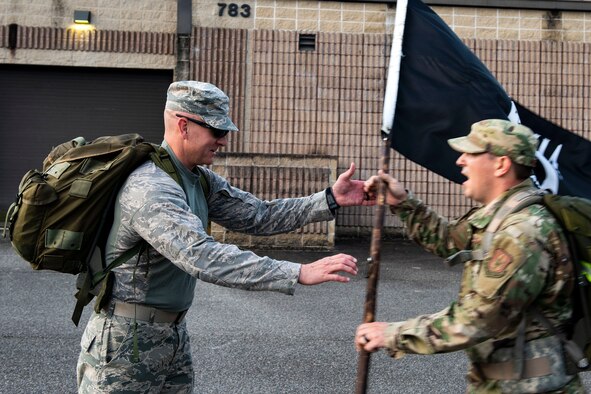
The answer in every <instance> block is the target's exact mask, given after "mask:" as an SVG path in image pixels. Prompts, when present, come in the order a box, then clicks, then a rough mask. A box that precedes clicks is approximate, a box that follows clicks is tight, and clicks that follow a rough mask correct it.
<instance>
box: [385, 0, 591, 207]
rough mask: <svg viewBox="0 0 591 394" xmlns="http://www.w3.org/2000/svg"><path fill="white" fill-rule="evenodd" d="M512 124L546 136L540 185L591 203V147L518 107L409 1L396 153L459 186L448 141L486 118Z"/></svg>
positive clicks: (441, 25)
mask: <svg viewBox="0 0 591 394" xmlns="http://www.w3.org/2000/svg"><path fill="white" fill-rule="evenodd" d="M491 118H496V119H511V120H512V121H515V122H520V123H522V124H524V125H526V126H528V127H530V128H531V129H532V130H533V131H534V132H535V133H537V134H538V135H539V136H540V145H539V148H538V154H537V156H538V162H539V163H538V167H537V168H536V170H535V174H536V178H537V179H536V180H537V182H538V184H539V185H540V187H542V188H546V189H549V190H551V191H552V192H554V193H558V194H570V195H576V196H580V197H586V198H591V142H590V141H588V140H586V139H584V138H582V137H579V136H577V135H576V134H573V133H571V132H569V131H567V130H565V129H563V128H560V127H559V126H557V125H554V124H552V123H550V122H549V121H547V120H545V119H543V118H541V117H539V116H538V115H536V114H534V113H533V112H531V111H530V110H528V109H527V108H525V107H523V106H522V105H520V104H519V103H517V102H513V101H512V100H511V98H510V97H509V95H508V94H507V93H506V92H505V90H504V88H503V87H502V86H501V85H500V84H499V82H498V81H497V80H496V79H495V77H494V76H493V75H492V73H491V72H490V71H489V70H488V69H487V68H486V66H485V65H484V64H483V63H482V62H481V61H480V59H478V57H477V56H476V55H475V54H474V53H473V52H472V51H471V50H470V49H469V48H468V47H467V46H466V45H464V43H463V42H462V41H461V40H460V39H459V38H458V36H457V35H456V34H455V33H454V32H453V31H452V30H451V29H450V28H449V26H447V24H445V22H443V20H441V18H439V16H438V15H437V14H436V13H435V12H433V11H432V10H431V9H430V8H429V7H428V6H426V5H425V4H423V3H422V2H421V1H420V0H409V1H408V10H407V15H406V23H405V27H404V35H403V43H402V60H401V64H400V75H399V85H398V96H397V103H396V109H395V115H394V125H393V128H392V134H391V146H392V148H393V149H395V150H396V151H398V152H399V153H401V154H402V155H404V156H405V157H407V158H408V159H410V160H412V161H414V162H416V163H418V164H419V165H421V166H423V167H426V168H428V169H429V170H431V171H433V172H436V173H437V174H439V175H441V176H443V177H445V178H447V179H449V180H451V181H453V182H456V183H461V182H463V181H464V180H465V178H464V176H463V175H461V173H460V168H459V167H457V166H456V165H455V162H456V160H457V158H458V157H459V153H458V152H455V151H454V150H453V149H451V148H450V147H449V145H448V144H447V140H448V139H449V138H455V137H459V136H462V135H466V134H468V132H469V131H470V126H471V125H472V123H475V122H478V121H480V120H483V119H491Z"/></svg>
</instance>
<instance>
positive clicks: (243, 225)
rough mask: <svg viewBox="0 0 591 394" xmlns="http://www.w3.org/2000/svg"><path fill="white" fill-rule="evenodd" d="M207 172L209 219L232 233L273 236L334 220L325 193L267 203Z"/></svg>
mask: <svg viewBox="0 0 591 394" xmlns="http://www.w3.org/2000/svg"><path fill="white" fill-rule="evenodd" d="M206 171H207V176H208V178H209V180H210V186H211V192H210V195H209V196H208V207H209V218H210V219H211V220H212V221H214V222H216V223H218V224H220V225H222V226H224V227H225V228H227V229H229V230H232V231H237V232H242V233H248V234H254V235H273V234H278V233H286V232H289V231H293V230H296V229H298V228H300V227H302V226H304V225H306V224H308V223H313V222H319V221H326V220H332V219H334V216H333V214H332V213H331V212H330V210H329V208H328V204H327V202H326V194H325V192H324V191H321V192H318V193H314V194H312V195H310V196H307V197H300V198H281V199H275V200H271V201H265V200H261V199H259V198H257V197H256V196H254V195H252V194H251V193H248V192H245V191H243V190H240V189H238V188H235V187H232V186H231V185H230V184H229V183H228V182H227V181H226V180H225V179H224V178H222V177H220V176H219V175H217V174H215V173H213V172H211V171H208V170H206Z"/></svg>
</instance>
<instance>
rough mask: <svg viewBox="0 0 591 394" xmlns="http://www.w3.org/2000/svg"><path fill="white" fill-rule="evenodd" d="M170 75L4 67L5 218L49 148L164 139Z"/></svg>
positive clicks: (0, 110)
mask: <svg viewBox="0 0 591 394" xmlns="http://www.w3.org/2000/svg"><path fill="white" fill-rule="evenodd" d="M172 75H173V74H172V71H166V70H164V71H163V70H156V71H155V70H131V69H104V68H84V67H47V66H23V65H0V134H1V135H2V141H1V143H0V158H1V159H0V160H1V163H2V164H1V167H0V218H3V217H4V214H5V212H6V210H7V208H8V206H9V205H10V204H11V203H12V202H13V200H14V196H15V195H16V191H17V189H18V183H19V181H20V179H21V177H22V176H23V175H24V174H25V172H26V171H27V170H29V169H31V168H41V166H42V162H43V159H44V158H45V156H46V155H47V153H48V152H49V150H50V149H51V147H52V146H54V145H57V144H59V143H61V142H64V141H67V140H69V139H72V138H75V137H77V136H83V137H85V138H86V139H87V140H90V139H93V138H95V137H98V136H101V135H113V134H124V133H140V134H141V135H143V136H144V138H145V139H146V140H148V141H151V142H157V143H160V142H161V141H162V136H163V119H162V112H163V110H164V102H165V100H166V89H167V88H168V85H169V84H170V83H171V82H172Z"/></svg>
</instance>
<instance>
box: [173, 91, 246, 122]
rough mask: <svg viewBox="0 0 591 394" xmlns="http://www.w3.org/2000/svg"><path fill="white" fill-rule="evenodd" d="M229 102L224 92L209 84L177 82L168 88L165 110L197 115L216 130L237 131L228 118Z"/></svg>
mask: <svg viewBox="0 0 591 394" xmlns="http://www.w3.org/2000/svg"><path fill="white" fill-rule="evenodd" d="M229 101H230V100H229V99H228V96H226V94H225V93H224V92H222V91H221V90H220V89H218V88H217V87H216V86H215V85H212V84H210V83H207V82H198V81H178V82H173V83H171V84H170V86H169V87H168V92H167V94H166V109H170V110H173V111H181V112H188V113H190V114H195V115H199V116H200V117H201V118H202V119H203V121H204V122H205V123H207V124H208V125H210V126H211V127H214V128H216V129H221V130H230V131H238V127H236V125H235V124H234V123H233V122H232V120H231V119H230V117H229V116H228V112H229V108H230V107H229V105H228V104H229Z"/></svg>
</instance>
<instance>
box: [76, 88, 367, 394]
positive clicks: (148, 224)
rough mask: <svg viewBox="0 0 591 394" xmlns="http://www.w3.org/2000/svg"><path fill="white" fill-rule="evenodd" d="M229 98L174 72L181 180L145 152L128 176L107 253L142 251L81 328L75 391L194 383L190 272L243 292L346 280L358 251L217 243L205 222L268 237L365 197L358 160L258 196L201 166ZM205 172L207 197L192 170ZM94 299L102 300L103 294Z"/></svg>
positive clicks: (174, 154) (172, 141)
mask: <svg viewBox="0 0 591 394" xmlns="http://www.w3.org/2000/svg"><path fill="white" fill-rule="evenodd" d="M228 101H229V100H228V97H227V96H226V95H225V94H224V93H223V92H222V91H221V90H219V89H218V88H217V87H215V86H214V85H211V84H209V83H204V82H196V81H180V82H174V83H173V84H171V85H170V87H169V89H168V95H167V101H166V108H165V111H164V124H165V130H164V142H163V143H162V146H163V147H164V148H165V149H166V150H167V151H168V153H169V154H170V157H171V159H172V161H173V163H174V165H175V168H176V171H177V173H178V174H179V176H180V178H181V181H182V182H181V184H182V186H181V185H179V184H178V183H177V182H175V181H174V180H173V179H172V178H171V177H170V176H169V175H168V174H167V173H166V172H165V171H164V170H162V169H161V168H160V167H158V166H156V165H155V163H154V162H152V161H148V162H146V163H144V164H142V165H141V166H140V167H138V168H137V169H136V170H135V171H133V172H132V174H131V175H130V176H129V177H128V179H127V180H126V182H125V183H124V185H123V187H122V188H121V190H120V191H119V194H118V196H117V201H116V204H115V214H114V223H113V226H112V228H111V232H110V234H109V238H108V241H107V253H106V254H107V262H111V261H113V260H114V259H115V258H116V257H117V256H119V255H121V254H122V253H123V252H125V251H127V250H130V249H132V248H133V247H134V246H135V245H136V244H138V243H139V242H141V241H142V240H145V241H147V242H148V244H149V247H148V250H147V251H146V252H144V253H140V255H139V256H138V257H134V258H132V259H131V260H129V261H128V262H126V263H124V264H123V265H121V266H120V267H118V268H116V269H115V270H114V276H113V277H114V281H113V286H112V290H110V291H108V292H107V293H108V294H107V296H110V300H109V302H108V303H106V306H105V307H104V308H103V309H102V310H100V311H99V313H94V314H93V315H92V316H91V318H90V320H89V322H88V325H87V327H86V329H85V331H84V334H83V337H82V341H81V348H82V349H81V352H80V357H79V360H78V389H79V392H80V393H98V392H133V393H139V392H146V393H148V392H149V393H158V392H174V393H190V392H192V390H193V364H192V360H191V348H190V344H189V336H188V333H187V328H186V324H185V319H184V317H185V314H186V312H187V310H188V309H189V307H190V306H191V303H192V301H193V298H194V292H195V285H196V281H197V279H199V280H202V281H206V282H210V283H214V284H217V285H221V286H228V287H236V288H241V289H245V290H267V291H278V292H283V293H286V294H293V293H294V289H295V285H296V283H302V284H307V285H313V284H318V283H322V282H326V281H338V282H347V281H348V280H349V279H348V278H347V277H346V276H343V275H340V273H348V274H352V275H354V274H356V273H357V267H356V259H355V258H354V257H352V256H349V255H345V254H339V255H336V256H330V257H326V258H323V259H321V260H318V261H316V262H313V263H309V264H304V265H300V264H296V263H293V262H289V261H278V260H273V259H271V258H269V257H260V256H257V255H255V254H254V253H252V252H250V251H243V250H240V249H239V248H238V247H236V246H234V245H228V244H222V243H219V242H216V241H215V240H214V239H213V238H212V237H210V236H209V235H208V234H207V232H206V228H207V224H208V221H209V220H212V221H213V222H216V223H218V224H220V225H222V226H224V227H226V228H228V229H230V230H234V231H239V232H243V233H248V234H256V235H267V234H277V233H281V232H287V231H292V230H295V229H297V228H299V227H301V226H303V225H305V224H307V223H311V222H317V221H324V220H331V219H333V218H334V211H335V210H336V209H337V208H338V207H339V206H351V205H372V204H373V201H371V200H368V199H366V198H365V197H366V195H365V193H364V191H363V182H362V181H355V180H352V179H351V177H352V176H353V174H354V172H355V166H354V164H351V167H350V168H349V170H347V171H346V172H345V173H343V174H341V176H339V178H338V179H337V181H336V183H335V184H334V185H333V186H332V188H328V189H326V190H325V191H321V192H318V193H315V194H313V195H311V196H308V197H302V198H285V199H277V200H273V201H262V200H260V199H258V198H256V197H255V196H253V195H252V194H250V193H247V192H245V191H242V190H239V189H237V188H234V187H232V186H231V185H230V184H229V183H228V182H227V181H226V180H225V179H224V178H222V177H220V176H219V175H217V174H215V173H214V172H212V171H210V170H209V169H207V168H205V167H200V166H201V165H204V164H205V165H207V164H211V163H212V162H213V159H214V157H215V154H216V151H217V150H218V149H219V148H220V147H223V146H225V145H226V144H227V137H226V135H227V133H228V132H229V131H237V130H238V128H237V127H236V126H235V125H234V123H233V122H232V121H231V120H230V118H229V116H228V108H229V107H228ZM201 176H204V177H205V178H206V180H207V182H206V183H207V184H208V185H209V187H208V188H207V189H209V191H208V193H207V195H206V194H205V193H204V190H203V188H202V186H201V179H200V177H201ZM99 305H100V304H99Z"/></svg>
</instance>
